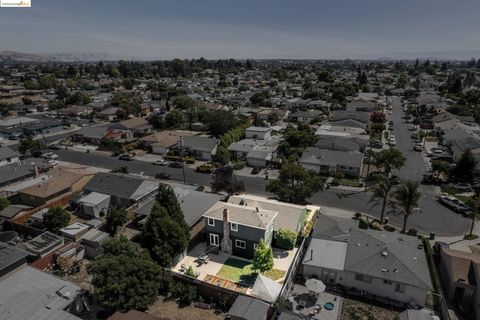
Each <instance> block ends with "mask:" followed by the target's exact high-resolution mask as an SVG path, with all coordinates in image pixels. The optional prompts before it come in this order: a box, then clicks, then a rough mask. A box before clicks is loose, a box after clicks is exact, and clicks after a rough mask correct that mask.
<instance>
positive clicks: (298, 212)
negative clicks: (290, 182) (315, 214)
mask: <svg viewBox="0 0 480 320" xmlns="http://www.w3.org/2000/svg"><path fill="white" fill-rule="evenodd" d="M228 202H229V203H232V204H238V205H244V206H247V207H253V208H260V209H264V210H269V211H274V212H277V215H276V217H275V224H274V228H273V230H274V231H278V230H280V229H286V230H290V231H292V232H294V233H297V234H298V233H299V232H300V230H301V229H302V227H303V224H304V222H305V219H306V218H307V214H308V208H307V207H306V206H301V205H297V204H292V203H286V202H280V201H277V200H273V199H267V198H264V197H259V196H255V195H250V194H240V195H232V196H230V197H229V198H228Z"/></svg>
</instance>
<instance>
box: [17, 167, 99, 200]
mask: <svg viewBox="0 0 480 320" xmlns="http://www.w3.org/2000/svg"><path fill="white" fill-rule="evenodd" d="M94 176H95V173H94V172H92V171H90V170H87V169H85V168H83V167H79V168H71V167H56V168H54V169H52V170H51V171H50V172H49V173H48V176H47V177H46V178H45V180H42V181H41V182H39V183H36V184H33V185H31V186H28V187H26V188H24V189H21V190H19V191H18V194H19V197H20V201H21V203H22V204H24V205H28V206H32V207H38V206H41V205H43V204H46V203H47V202H49V201H50V200H52V199H55V198H58V197H61V196H64V195H67V194H69V193H71V194H74V193H79V192H80V191H82V190H83V188H84V187H85V185H86V184H87V183H88V182H89V181H90V180H91V179H92V178H93V177H94Z"/></svg>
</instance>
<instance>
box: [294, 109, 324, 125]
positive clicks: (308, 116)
mask: <svg viewBox="0 0 480 320" xmlns="http://www.w3.org/2000/svg"><path fill="white" fill-rule="evenodd" d="M322 114H323V113H322V112H321V111H318V110H308V111H297V112H294V113H291V114H290V115H288V119H289V120H290V121H292V122H298V123H300V122H310V121H312V120H314V119H317V118H318V117H320V116H321V115H322Z"/></svg>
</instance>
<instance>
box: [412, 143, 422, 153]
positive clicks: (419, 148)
mask: <svg viewBox="0 0 480 320" xmlns="http://www.w3.org/2000/svg"><path fill="white" fill-rule="evenodd" d="M413 150H415V151H422V150H423V144H421V143H417V144H415V146H414V147H413Z"/></svg>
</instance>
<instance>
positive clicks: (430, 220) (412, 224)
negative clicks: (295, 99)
mask: <svg viewBox="0 0 480 320" xmlns="http://www.w3.org/2000/svg"><path fill="white" fill-rule="evenodd" d="M392 104H393V114H392V115H391V116H390V117H391V119H393V120H394V131H393V133H394V134H395V136H396V141H397V148H399V149H400V150H402V152H404V154H405V156H406V158H407V164H406V166H405V167H404V168H402V169H401V170H400V172H399V173H398V175H399V176H400V177H401V178H405V179H413V180H420V179H421V178H422V175H423V173H424V172H425V171H426V167H425V163H424V161H423V159H422V156H421V153H420V152H415V151H413V143H412V141H411V139H410V132H409V131H408V124H406V123H405V122H404V121H403V119H402V111H401V101H400V99H399V98H393V101H392ZM63 138H65V137H64V136H63V135H59V136H52V137H48V138H46V141H47V143H52V142H54V141H57V140H60V139H63ZM54 152H55V153H56V154H58V156H59V160H62V161H68V162H74V163H80V164H85V165H90V166H94V167H100V168H105V169H113V168H117V167H120V166H127V167H128V169H129V171H130V172H131V173H136V174H140V173H142V174H144V175H147V176H155V174H156V173H159V172H164V173H167V174H169V175H170V176H171V178H172V180H175V181H180V182H183V181H184V177H183V170H182V169H176V168H169V167H161V166H155V165H152V164H151V163H147V162H144V161H138V160H133V161H122V160H119V159H118V158H116V157H109V156H106V155H104V154H100V153H86V152H78V151H72V150H57V151H54ZM238 179H239V180H241V181H243V182H244V184H245V189H246V192H248V193H251V194H257V195H266V196H269V195H270V194H268V193H267V192H266V191H265V186H266V184H267V181H266V180H265V179H264V177H262V176H259V177H253V176H252V177H244V176H239V177H238ZM210 181H211V176H210V175H208V174H204V173H198V172H195V170H193V169H190V168H185V182H186V183H187V184H195V185H203V186H209V185H210ZM420 189H421V191H422V199H421V201H420V207H421V208H422V212H421V213H420V212H419V213H415V214H414V215H412V216H411V217H410V218H409V221H408V225H407V228H415V229H417V230H419V231H420V232H422V233H429V232H431V231H432V232H435V233H436V234H437V235H439V236H457V235H461V234H465V233H466V232H467V230H468V228H469V226H470V220H469V219H466V218H464V217H462V216H461V215H459V214H456V213H454V212H453V211H451V210H449V209H447V208H445V207H444V206H442V205H440V204H439V203H438V202H437V201H436V195H435V191H434V188H433V187H432V186H425V185H422V186H421V188H420ZM370 197H371V193H370V192H352V191H345V190H339V189H333V188H330V189H328V190H324V191H322V192H319V193H317V194H315V195H314V196H313V197H312V199H310V201H311V202H312V203H313V204H315V205H319V206H328V207H336V208H340V209H345V210H351V211H357V212H363V213H368V214H371V215H373V216H376V217H379V216H380V208H379V207H373V208H372V204H371V203H369V200H370ZM389 218H390V222H391V223H392V224H394V225H396V226H398V227H401V225H402V221H403V220H402V216H401V215H398V214H390V215H389Z"/></svg>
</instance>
